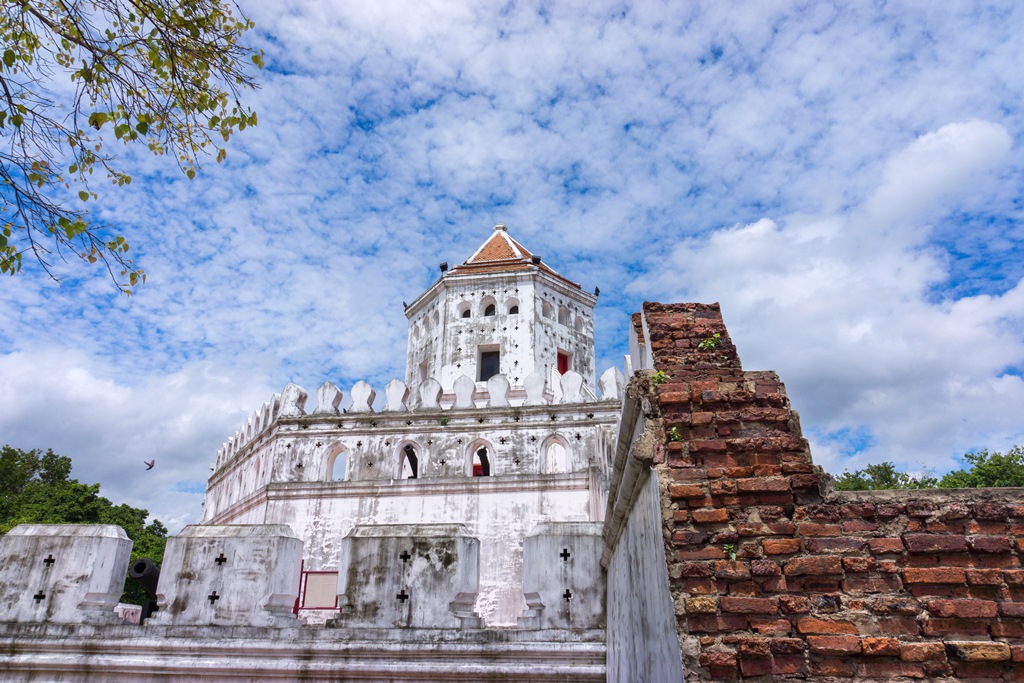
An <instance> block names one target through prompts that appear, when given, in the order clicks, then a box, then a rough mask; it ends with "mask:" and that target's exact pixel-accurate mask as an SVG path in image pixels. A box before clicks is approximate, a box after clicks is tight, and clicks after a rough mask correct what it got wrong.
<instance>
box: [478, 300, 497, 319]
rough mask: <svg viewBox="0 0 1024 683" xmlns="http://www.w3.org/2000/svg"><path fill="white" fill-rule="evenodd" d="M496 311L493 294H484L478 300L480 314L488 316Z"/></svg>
mask: <svg viewBox="0 0 1024 683" xmlns="http://www.w3.org/2000/svg"><path fill="white" fill-rule="evenodd" d="M497 313H498V302H497V301H495V300H494V297H493V296H485V297H484V298H483V299H481V300H480V315H482V316H484V317H485V318H490V317H492V316H494V315H496V314H497Z"/></svg>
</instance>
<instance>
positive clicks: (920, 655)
mask: <svg viewBox="0 0 1024 683" xmlns="http://www.w3.org/2000/svg"><path fill="white" fill-rule="evenodd" d="M900 659H902V660H903V661H904V662H927V661H934V660H945V659H946V647H945V646H944V645H943V644H942V643H900Z"/></svg>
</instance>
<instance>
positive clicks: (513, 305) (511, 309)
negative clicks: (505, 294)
mask: <svg viewBox="0 0 1024 683" xmlns="http://www.w3.org/2000/svg"><path fill="white" fill-rule="evenodd" d="M505 313H506V314H507V315H519V299H517V298H515V297H514V296H513V297H509V298H508V299H505Z"/></svg>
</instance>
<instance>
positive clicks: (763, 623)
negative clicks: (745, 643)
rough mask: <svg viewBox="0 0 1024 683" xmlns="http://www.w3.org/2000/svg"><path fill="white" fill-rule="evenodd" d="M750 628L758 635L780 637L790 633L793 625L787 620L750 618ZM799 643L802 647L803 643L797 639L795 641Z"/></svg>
mask: <svg viewBox="0 0 1024 683" xmlns="http://www.w3.org/2000/svg"><path fill="white" fill-rule="evenodd" d="M750 628H751V629H752V630H753V631H754V633H760V634H761V635H766V636H780V635H785V634H787V633H790V632H791V631H792V630H793V625H792V624H791V623H790V622H789V619H770V618H765V617H750ZM795 640H798V641H799V642H800V643H801V647H803V645H802V643H803V641H802V640H800V639H799V638H797V639H795Z"/></svg>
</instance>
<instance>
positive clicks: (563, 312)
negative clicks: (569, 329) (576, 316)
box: [558, 306, 569, 325]
mask: <svg viewBox="0 0 1024 683" xmlns="http://www.w3.org/2000/svg"><path fill="white" fill-rule="evenodd" d="M558 324H560V325H568V324H569V309H568V308H566V307H565V306H559V307H558Z"/></svg>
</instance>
